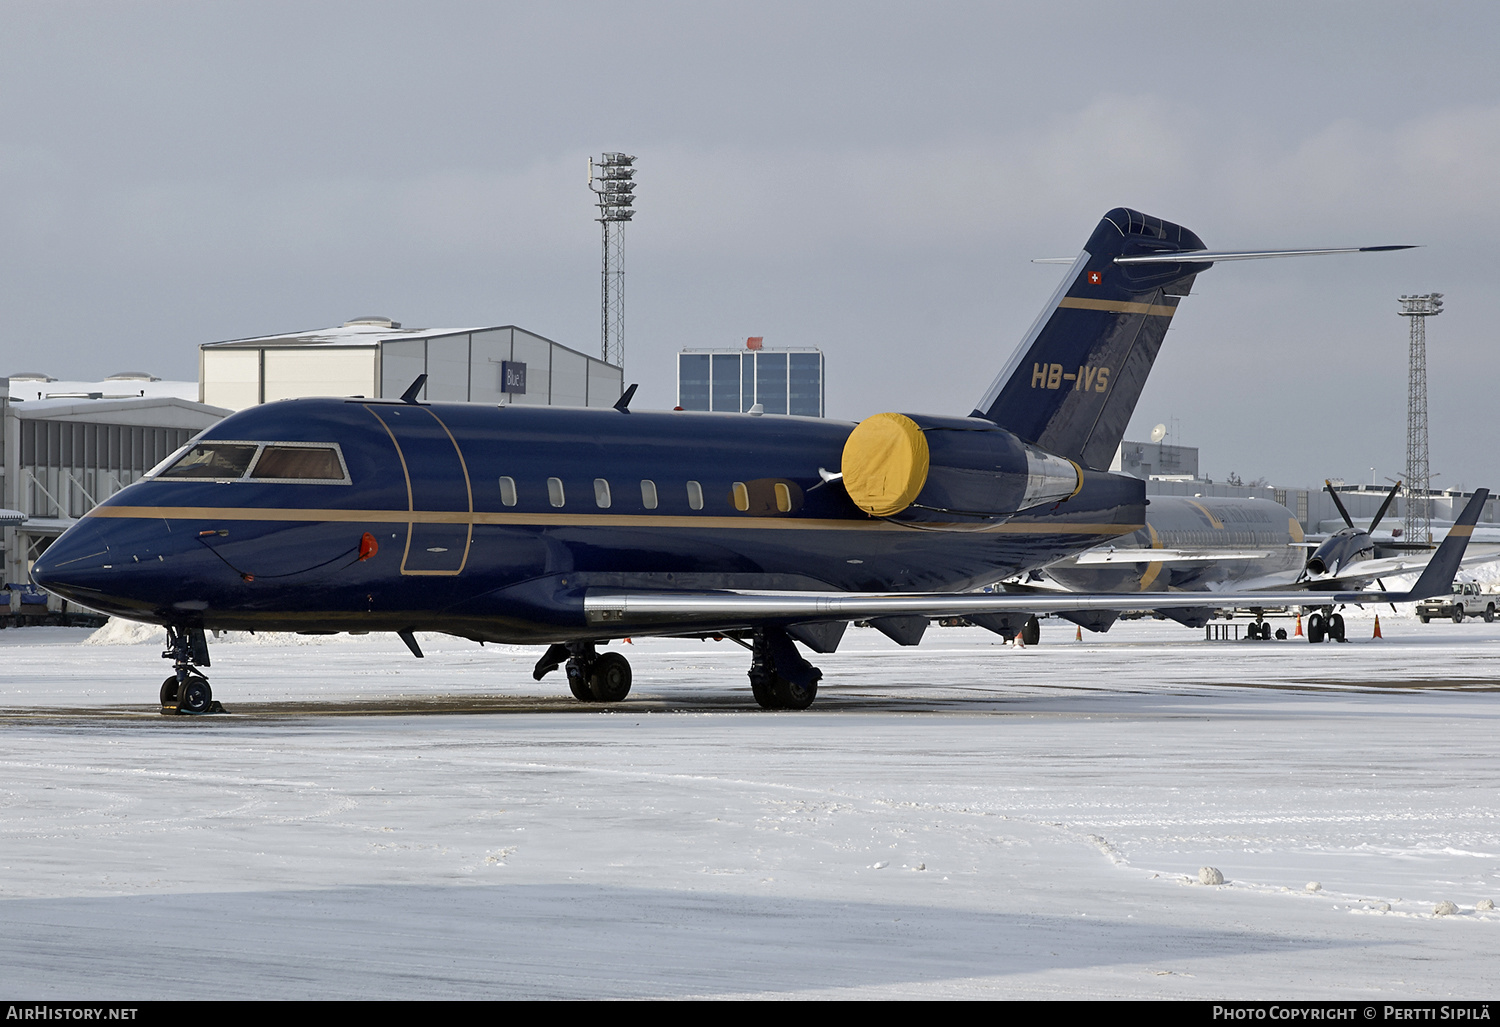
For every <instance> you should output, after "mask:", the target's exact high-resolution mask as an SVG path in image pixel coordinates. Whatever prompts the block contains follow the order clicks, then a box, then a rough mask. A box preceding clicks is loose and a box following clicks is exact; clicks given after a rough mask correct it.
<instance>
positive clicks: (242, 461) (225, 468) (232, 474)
mask: <svg viewBox="0 0 1500 1027" xmlns="http://www.w3.org/2000/svg"><path fill="white" fill-rule="evenodd" d="M255 450H256V445H255V443H253V442H200V443H199V444H198V445H196V446H194V447H193V448H192V449H189V450H188V451H187V452H186V453H184V454H183V456H182V459H180V460H178V461H177V462H176V463H175V464H173V465H172V466H171V467H168V468H167V469H166V470H165V471H162V472H161V477H163V478H240V477H243V476H244V474H245V469H246V468H247V467H249V466H250V461H251V460H252V459H254V457H255ZM340 477H342V475H340Z"/></svg>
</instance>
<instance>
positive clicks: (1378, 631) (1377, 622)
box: [1375, 613, 1382, 638]
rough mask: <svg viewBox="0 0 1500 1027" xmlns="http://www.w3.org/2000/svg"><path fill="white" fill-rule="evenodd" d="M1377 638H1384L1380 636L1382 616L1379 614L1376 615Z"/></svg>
mask: <svg viewBox="0 0 1500 1027" xmlns="http://www.w3.org/2000/svg"><path fill="white" fill-rule="evenodd" d="M1375 637H1376V638H1380V637H1382V636H1381V634H1380V614H1378V613H1377V614H1376V615H1375Z"/></svg>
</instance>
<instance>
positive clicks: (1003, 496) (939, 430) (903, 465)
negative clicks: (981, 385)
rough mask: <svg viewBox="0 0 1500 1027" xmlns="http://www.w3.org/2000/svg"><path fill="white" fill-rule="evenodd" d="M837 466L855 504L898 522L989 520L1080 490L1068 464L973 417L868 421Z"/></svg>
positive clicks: (1079, 476)
mask: <svg viewBox="0 0 1500 1027" xmlns="http://www.w3.org/2000/svg"><path fill="white" fill-rule="evenodd" d="M841 469H842V471H843V482H844V488H845V490H846V491H847V492H848V493H849V498H850V499H852V500H853V501H854V504H855V505H856V506H858V507H859V508H860V509H861V510H863V511H865V512H866V513H868V514H870V515H871V516H874V517H890V518H894V519H896V520H902V521H929V522H943V523H949V524H954V523H973V522H975V521H979V522H981V523H993V522H995V521H996V520H1004V519H1005V518H1007V517H1010V516H1011V515H1012V514H1015V513H1019V512H1020V511H1022V510H1029V509H1031V508H1033V507H1039V506H1044V505H1048V504H1051V503H1057V502H1061V501H1063V500H1066V499H1070V498H1071V497H1073V496H1074V495H1077V493H1078V491H1079V489H1081V488H1082V487H1083V471H1082V469H1081V468H1080V467H1079V466H1078V465H1077V464H1075V463H1074V462H1073V461H1071V460H1065V459H1064V458H1062V457H1060V456H1056V455H1054V454H1052V453H1048V452H1046V451H1044V450H1041V449H1038V448H1036V447H1035V446H1032V445H1029V444H1027V443H1025V442H1022V441H1021V440H1020V439H1019V438H1017V437H1016V436H1015V435H1013V434H1011V433H1010V432H1008V431H1005V430H1004V429H1003V428H1000V427H998V426H997V425H996V424H995V423H994V422H992V421H986V420H983V419H981V418H977V417H927V416H921V415H908V414H876V415H874V416H873V417H867V418H865V419H864V420H863V421H861V422H860V423H859V424H858V425H856V426H855V428H854V431H853V432H851V433H850V435H849V438H848V440H847V441H846V442H845V443H844V454H843V461H842V468H841Z"/></svg>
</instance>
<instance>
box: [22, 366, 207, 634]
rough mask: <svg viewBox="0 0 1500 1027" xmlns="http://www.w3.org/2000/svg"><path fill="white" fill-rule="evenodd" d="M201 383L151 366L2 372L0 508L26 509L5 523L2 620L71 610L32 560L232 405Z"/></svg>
mask: <svg viewBox="0 0 1500 1027" xmlns="http://www.w3.org/2000/svg"><path fill="white" fill-rule="evenodd" d="M197 392H198V386H197V383H196V382H171V381H162V380H161V379H160V378H156V377H153V376H151V375H149V374H145V373H141V372H125V373H122V374H117V375H113V376H111V377H110V378H108V379H106V380H104V381H102V382H77V381H71V382H70V381H58V380H57V379H55V378H52V377H50V376H49V375H46V374H41V373H36V372H28V373H18V374H14V375H11V376H10V377H9V378H0V453H3V454H4V462H3V466H0V473H3V478H4V484H3V501H0V506H4V507H5V508H6V509H8V510H16V511H19V512H20V513H21V514H23V515H25V518H26V519H25V520H24V522H22V523H20V524H14V523H11V524H7V525H6V526H5V529H4V539H5V541H4V546H5V549H4V560H5V579H4V591H3V592H0V600H8V604H6V609H5V612H4V613H0V617H3V618H4V619H5V620H8V621H10V622H11V623H25V622H27V621H29V620H35V619H37V618H40V617H43V616H46V615H48V614H53V615H56V614H59V613H64V612H66V611H65V609H64V603H63V601H62V600H60V599H58V598H57V597H55V596H47V595H45V594H43V593H42V592H41V591H40V590H37V589H36V588H35V587H34V586H31V585H30V584H29V583H30V580H31V578H30V573H29V572H30V568H31V562H32V561H33V560H34V559H36V557H37V556H38V555H40V554H41V552H42V551H43V550H45V549H46V548H47V546H49V545H51V543H52V540H53V539H55V538H57V536H59V535H61V534H62V533H63V532H64V531H65V530H66V529H67V528H68V527H69V526H70V525H72V523H73V522H74V521H75V520H77V519H78V518H79V517H82V516H83V515H84V514H85V513H87V512H88V511H90V510H92V509H93V508H94V507H95V506H96V505H98V504H99V503H101V502H103V501H104V500H106V499H108V498H109V497H110V496H112V495H114V494H115V493H116V492H118V491H120V490H121V489H123V488H124V487H125V486H126V485H129V484H130V483H131V482H133V481H135V480H136V479H137V478H140V477H141V476H142V475H144V474H145V473H146V472H147V471H149V470H150V469H151V468H152V467H155V466H156V465H157V464H158V463H160V462H161V461H163V460H165V459H166V458H167V457H168V456H170V455H171V454H172V453H173V452H174V451H175V450H177V449H178V447H180V446H182V445H184V444H185V443H186V442H187V441H188V439H190V438H192V437H193V436H194V435H196V434H198V432H200V431H202V430H203V429H205V428H207V427H209V426H210V425H213V424H214V423H215V422H217V421H219V420H220V419H221V418H223V417H224V416H225V415H227V414H228V413H229V411H228V410H223V409H219V408H216V407H211V406H207V405H205V404H203V403H199V402H198V401H197V399H196V396H197Z"/></svg>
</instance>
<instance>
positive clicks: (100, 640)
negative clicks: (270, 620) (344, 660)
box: [83, 617, 343, 646]
mask: <svg viewBox="0 0 1500 1027" xmlns="http://www.w3.org/2000/svg"><path fill="white" fill-rule="evenodd" d="M342 638H343V636H341V635H299V634H296V633H295V632H291V631H257V632H253V633H252V632H249V631H218V632H212V633H210V635H209V637H208V641H209V644H210V645H223V644H225V643H232V644H239V643H251V644H255V645H324V644H326V643H329V642H334V641H339V640H341V639H342ZM83 644H84V645H148V644H149V645H156V646H165V645H166V644H167V629H166V628H164V627H162V626H160V625H158V624H140V623H137V622H136V621H130V620H122V619H120V618H119V617H111V618H110V619H109V620H108V621H106V622H105V624H104V627H102V628H100V629H99V630H98V631H96V632H94V633H93V634H92V635H90V636H89V637H88V638H86V639H84V640H83Z"/></svg>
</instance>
